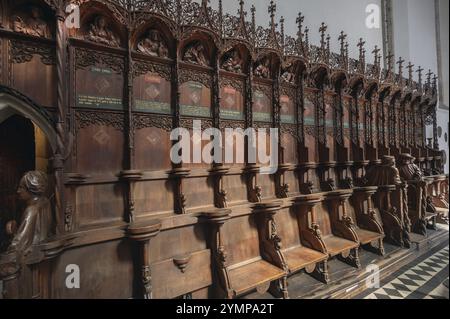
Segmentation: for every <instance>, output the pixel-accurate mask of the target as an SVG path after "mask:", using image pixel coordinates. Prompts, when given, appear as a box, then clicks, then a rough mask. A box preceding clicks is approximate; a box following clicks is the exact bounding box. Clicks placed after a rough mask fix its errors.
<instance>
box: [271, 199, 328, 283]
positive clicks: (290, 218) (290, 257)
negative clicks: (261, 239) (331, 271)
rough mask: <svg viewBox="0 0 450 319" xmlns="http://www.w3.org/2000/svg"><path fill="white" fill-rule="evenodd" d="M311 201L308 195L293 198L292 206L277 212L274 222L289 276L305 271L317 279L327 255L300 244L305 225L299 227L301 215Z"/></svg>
mask: <svg viewBox="0 0 450 319" xmlns="http://www.w3.org/2000/svg"><path fill="white" fill-rule="evenodd" d="M311 199H312V200H314V197H312V196H308V195H300V196H297V197H295V198H294V204H293V205H292V206H291V207H287V208H285V209H282V210H281V211H280V212H278V213H277V214H276V216H275V220H276V223H277V225H278V226H279V229H278V231H279V234H280V237H281V238H282V240H283V249H282V250H281V252H282V254H283V256H284V259H285V261H286V264H287V266H288V268H289V274H290V275H293V274H295V273H298V272H300V271H302V270H305V271H306V273H308V274H313V275H314V273H316V275H314V276H315V277H316V278H317V277H318V276H317V273H318V272H319V269H320V268H323V267H324V265H323V264H324V263H326V261H327V259H328V254H327V253H324V252H322V251H321V250H315V249H313V248H310V247H307V246H305V245H304V244H303V243H302V231H306V229H307V225H301V215H302V214H303V210H307V208H308V206H307V204H306V203H307V202H308V200H311Z"/></svg>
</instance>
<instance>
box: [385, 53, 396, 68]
mask: <svg viewBox="0 0 450 319" xmlns="http://www.w3.org/2000/svg"><path fill="white" fill-rule="evenodd" d="M393 59H394V55H393V54H391V53H389V55H387V56H386V62H387V68H388V71H389V72H392V67H393V65H392V60H393Z"/></svg>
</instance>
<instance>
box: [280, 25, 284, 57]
mask: <svg viewBox="0 0 450 319" xmlns="http://www.w3.org/2000/svg"><path fill="white" fill-rule="evenodd" d="M280 28H281V45H282V46H283V50H284V17H281V19H280Z"/></svg>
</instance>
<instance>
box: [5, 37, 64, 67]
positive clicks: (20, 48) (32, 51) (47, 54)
mask: <svg viewBox="0 0 450 319" xmlns="http://www.w3.org/2000/svg"><path fill="white" fill-rule="evenodd" d="M9 43H10V59H11V61H12V63H25V62H30V61H31V60H32V59H33V56H34V55H39V56H40V57H41V61H42V63H44V64H46V65H55V64H56V56H55V49H54V48H52V47H51V46H48V45H44V44H38V43H34V42H30V41H23V40H15V39H14V40H11V41H10V42H9Z"/></svg>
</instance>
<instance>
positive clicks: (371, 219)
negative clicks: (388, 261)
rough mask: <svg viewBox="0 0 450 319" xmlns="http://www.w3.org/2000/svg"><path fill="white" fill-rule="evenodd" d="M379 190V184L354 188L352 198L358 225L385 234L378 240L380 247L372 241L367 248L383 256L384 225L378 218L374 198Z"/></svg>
mask: <svg viewBox="0 0 450 319" xmlns="http://www.w3.org/2000/svg"><path fill="white" fill-rule="evenodd" d="M377 191H378V187H377V186H366V187H357V188H355V189H354V193H353V196H352V199H351V200H352V201H353V203H354V205H355V208H356V209H355V213H356V219H357V223H358V226H360V227H361V228H363V229H365V230H368V231H371V232H374V233H379V234H383V236H382V237H381V238H380V239H379V241H378V247H374V246H373V244H372V243H369V244H368V245H367V247H365V248H366V249H368V250H371V251H373V252H374V253H376V254H379V255H381V256H383V255H384V245H383V238H384V230H383V226H382V225H381V224H380V222H379V221H378V220H377V214H376V212H375V210H374V204H373V198H372V197H373V195H375V194H376V192H377Z"/></svg>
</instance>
